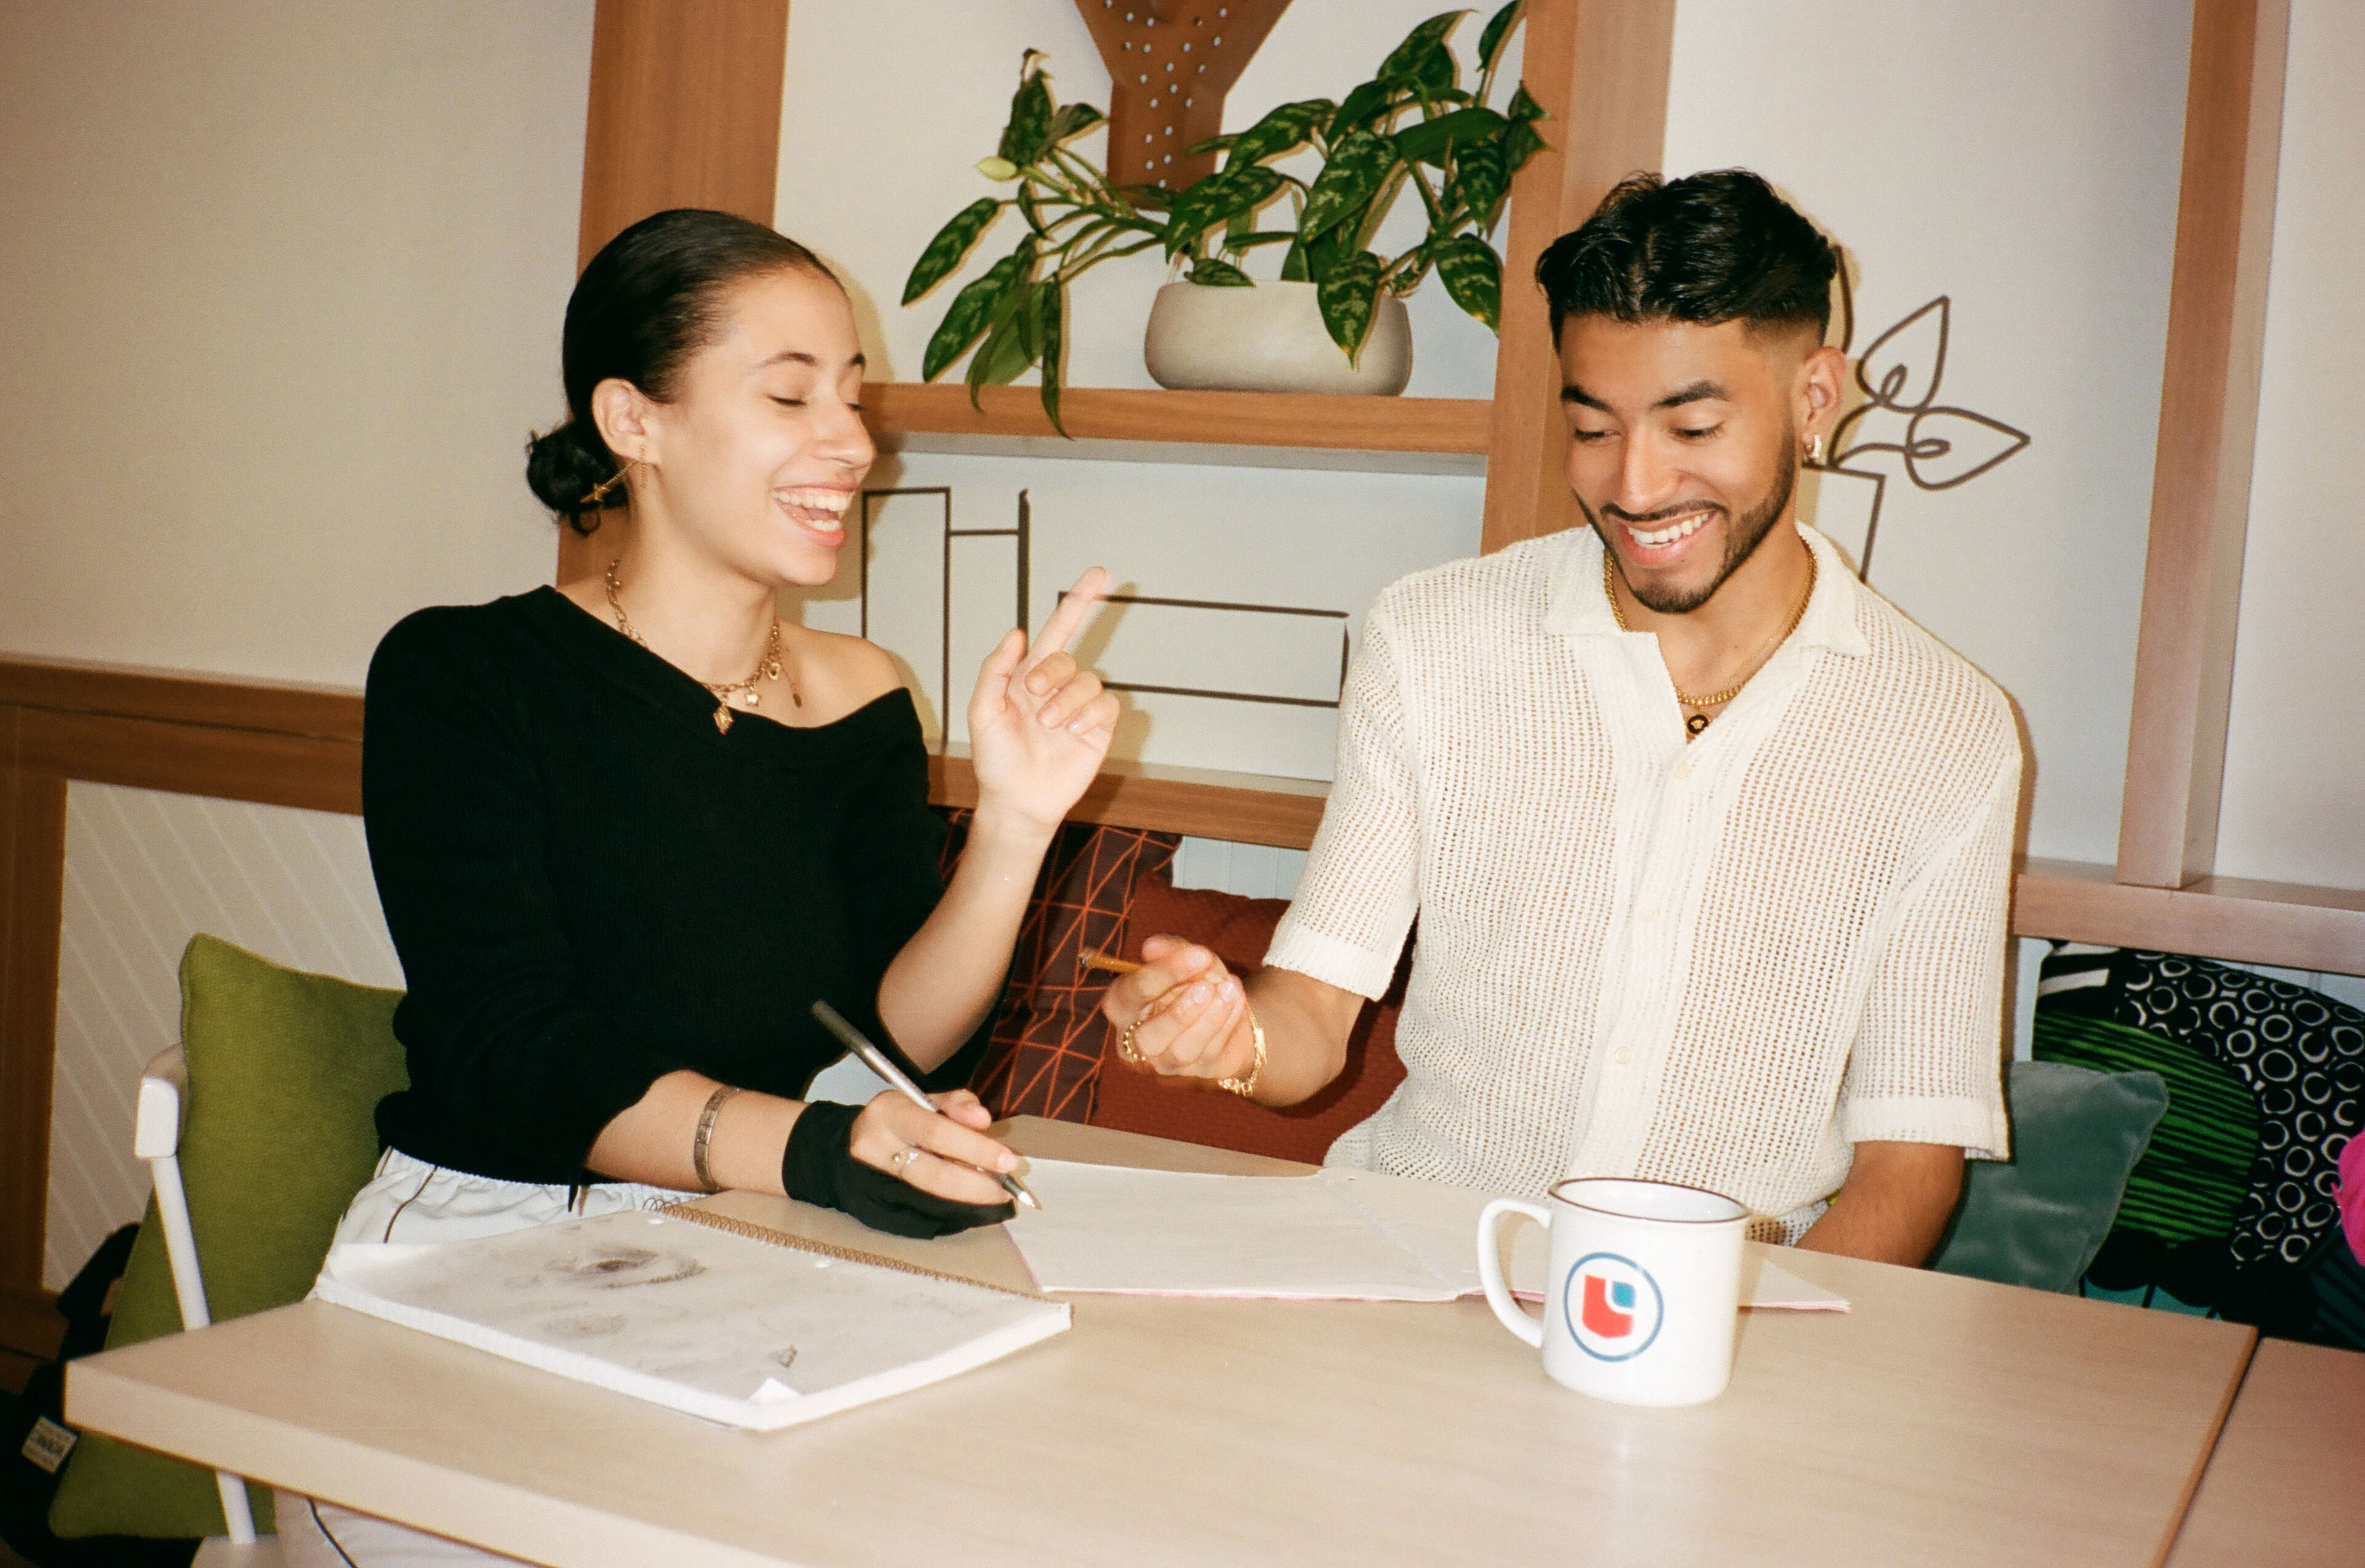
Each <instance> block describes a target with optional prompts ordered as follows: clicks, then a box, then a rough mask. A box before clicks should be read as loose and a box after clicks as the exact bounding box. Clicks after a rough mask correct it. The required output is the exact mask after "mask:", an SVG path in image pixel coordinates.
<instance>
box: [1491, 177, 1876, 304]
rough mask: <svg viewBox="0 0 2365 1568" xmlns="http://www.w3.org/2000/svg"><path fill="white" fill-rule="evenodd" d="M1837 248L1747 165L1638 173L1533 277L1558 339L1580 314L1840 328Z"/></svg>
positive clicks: (1554, 249) (1549, 253) (1548, 255)
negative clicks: (1835, 292) (1675, 175)
mask: <svg viewBox="0 0 2365 1568" xmlns="http://www.w3.org/2000/svg"><path fill="white" fill-rule="evenodd" d="M1838 270H1839V254H1838V252H1836V251H1834V250H1833V247H1832V242H1831V241H1829V240H1826V239H1824V238H1823V236H1822V233H1821V230H1818V229H1817V228H1816V227H1815V226H1814V225H1813V224H1812V223H1810V222H1809V221H1808V220H1807V218H1805V216H1804V215H1802V214H1801V213H1800V212H1799V209H1798V208H1796V207H1792V206H1791V205H1790V204H1789V203H1788V202H1787V201H1784V200H1783V199H1782V198H1781V197H1780V196H1777V195H1776V194H1775V192H1774V187H1773V186H1771V185H1767V184H1766V183H1765V180H1763V179H1762V178H1760V177H1759V176H1757V175H1756V174H1752V173H1750V172H1749V171H1748V170H1746V169H1720V170H1716V171H1715V172H1713V173H1709V174H1687V175H1686V176H1685V177H1684V178H1682V179H1680V180H1662V179H1661V178H1660V177H1659V176H1658V175H1656V174H1632V175H1630V176H1628V177H1627V178H1626V179H1625V180H1624V181H1622V182H1620V184H1619V185H1618V186H1617V188H1616V189H1614V190H1612V191H1611V192H1610V193H1609V194H1608V196H1604V197H1602V198H1601V205H1600V206H1599V207H1595V208H1594V209H1593V216H1592V217H1590V218H1586V220H1585V222H1584V223H1583V224H1582V225H1580V226H1579V227H1578V228H1576V229H1575V230H1571V231H1570V232H1568V233H1566V234H1564V235H1562V236H1561V237H1560V238H1559V239H1557V240H1555V241H1552V243H1551V244H1550V245H1549V246H1547V247H1545V249H1544V253H1543V254H1542V255H1541V256H1540V257H1539V258H1537V261H1536V281H1537V282H1538V283H1540V284H1541V285H1542V286H1543V290H1544V297H1545V298H1547V299H1548V300H1550V301H1551V303H1552V341H1553V342H1559V341H1560V330H1561V325H1562V323H1564V321H1566V320H1567V319H1569V318H1570V317H1571V316H1587V315H1599V316H1608V317H1612V318H1615V319H1618V320H1620V321H1626V322H1641V321H1689V322H1695V323H1698V325H1701V326H1717V325H1720V324H1721V323H1723V322H1726V321H1746V322H1749V323H1750V324H1751V325H1753V326H1755V327H1769V328H1770V327H1802V328H1811V329H1812V330H1814V333H1815V336H1816V339H1817V340H1818V341H1819V342H1820V341H1821V338H1822V336H1823V334H1824V333H1826V332H1827V331H1829V330H1830V329H1831V320H1832V279H1833V276H1834V275H1836V274H1837V272H1838Z"/></svg>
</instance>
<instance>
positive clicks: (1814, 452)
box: [1807, 435, 1823, 468]
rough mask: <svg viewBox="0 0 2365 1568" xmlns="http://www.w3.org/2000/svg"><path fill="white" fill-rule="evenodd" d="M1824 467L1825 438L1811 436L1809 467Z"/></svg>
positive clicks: (1808, 457) (1809, 440)
mask: <svg viewBox="0 0 2365 1568" xmlns="http://www.w3.org/2000/svg"><path fill="white" fill-rule="evenodd" d="M1822 465H1823V438H1822V437H1821V436H1820V435H1810V436H1809V437H1808V438H1807V466H1808V467H1810V468H1821V466H1822Z"/></svg>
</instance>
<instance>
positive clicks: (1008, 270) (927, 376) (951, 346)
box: [920, 242, 1035, 381]
mask: <svg viewBox="0 0 2365 1568" xmlns="http://www.w3.org/2000/svg"><path fill="white" fill-rule="evenodd" d="M1034 260H1035V247H1034V245H1033V244H1032V243H1031V242H1029V243H1027V244H1023V245H1021V246H1019V247H1018V249H1017V250H1015V251H1013V252H1010V254H1008V255H1006V256H1004V257H1003V258H1002V260H1000V261H998V262H996V263H993V265H992V266H990V267H988V268H987V269H986V270H985V275H984V276H982V277H981V278H979V279H977V280H976V281H975V282H973V283H971V284H970V285H969V286H967V287H965V288H963V289H962V290H961V291H960V292H959V293H958V294H956V295H954V296H953V302H952V304H951V305H950V306H948V307H947V308H946V310H945V319H944V320H943V321H941V322H939V323H938V324H937V326H936V335H935V336H933V337H931V338H930V339H929V340H928V347H927V351H926V352H925V353H923V354H922V355H921V356H920V379H921V380H923V381H934V380H935V379H936V377H937V376H939V375H943V374H944V372H945V367H946V366H947V365H949V364H952V363H953V361H955V360H957V359H958V358H960V356H961V355H962V354H964V353H967V352H968V351H969V346H970V344H971V343H974V342H977V340H978V338H979V337H980V336H981V335H982V334H983V332H984V331H985V330H986V328H987V327H989V326H991V325H992V323H993V314H994V307H995V305H997V304H998V303H999V302H1000V301H1001V299H1002V297H1003V295H1004V294H1007V293H1008V292H1009V291H1010V285H1011V282H1012V280H1013V279H1014V278H1016V277H1017V276H1018V275H1019V274H1020V273H1021V272H1022V271H1024V270H1026V268H1027V267H1029V266H1031V265H1032V264H1033V263H1034Z"/></svg>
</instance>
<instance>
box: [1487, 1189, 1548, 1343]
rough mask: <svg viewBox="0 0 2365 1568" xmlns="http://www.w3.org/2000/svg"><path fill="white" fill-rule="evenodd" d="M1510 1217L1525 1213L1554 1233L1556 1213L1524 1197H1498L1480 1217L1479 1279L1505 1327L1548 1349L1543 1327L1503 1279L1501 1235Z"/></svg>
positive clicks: (1488, 1302)
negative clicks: (1513, 1294)
mask: <svg viewBox="0 0 2365 1568" xmlns="http://www.w3.org/2000/svg"><path fill="white" fill-rule="evenodd" d="M1507 1214H1523V1215H1527V1216H1528V1217H1529V1218H1530V1219H1532V1220H1534V1221H1535V1222H1536V1223H1537V1224H1538V1225H1541V1226H1543V1227H1544V1228H1545V1229H1546V1230H1550V1229H1551V1228H1552V1211H1551V1210H1550V1209H1547V1208H1545V1207H1544V1206H1543V1204H1531V1203H1529V1202H1528V1201H1527V1200H1526V1199H1524V1198H1496V1200H1495V1201H1494V1202H1493V1203H1491V1204H1487V1205H1486V1206H1485V1208H1484V1209H1483V1210H1481V1211H1480V1212H1479V1215H1478V1278H1479V1279H1480V1280H1481V1281H1482V1282H1484V1283H1485V1286H1486V1305H1488V1306H1491V1307H1493V1308H1494V1309H1495V1316H1496V1317H1499V1318H1501V1319H1502V1320H1503V1327H1506V1328H1508V1329H1509V1330H1510V1331H1511V1332H1512V1333H1514V1334H1517V1335H1518V1336H1519V1338H1522V1339H1525V1340H1526V1341H1527V1342H1528V1343H1529V1344H1530V1345H1532V1346H1534V1347H1535V1348H1536V1349H1537V1350H1542V1349H1543V1346H1544V1326H1543V1324H1542V1323H1541V1322H1540V1321H1538V1320H1537V1319H1535V1318H1532V1317H1530V1316H1528V1315H1527V1313H1526V1312H1525V1311H1524V1310H1523V1309H1521V1307H1520V1305H1519V1303H1518V1302H1516V1301H1514V1300H1513V1299H1512V1298H1511V1287H1510V1285H1509V1284H1508V1282H1506V1281H1505V1280H1504V1278H1503V1245H1502V1242H1501V1240H1500V1238H1499V1236H1498V1232H1499V1230H1500V1228H1501V1224H1502V1218H1503V1216H1504V1215H1507Z"/></svg>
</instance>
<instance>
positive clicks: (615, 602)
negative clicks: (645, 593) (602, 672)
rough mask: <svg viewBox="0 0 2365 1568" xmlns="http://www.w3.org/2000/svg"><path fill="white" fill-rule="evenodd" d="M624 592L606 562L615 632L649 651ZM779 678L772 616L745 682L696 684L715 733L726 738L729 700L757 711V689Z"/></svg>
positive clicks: (795, 696)
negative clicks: (709, 703)
mask: <svg viewBox="0 0 2365 1568" xmlns="http://www.w3.org/2000/svg"><path fill="white" fill-rule="evenodd" d="M623 589H624V585H623V584H622V583H620V582H618V581H617V580H616V563H615V562H613V561H611V562H609V563H608V608H609V609H611V610H614V611H615V612H616V630H617V631H619V632H622V633H623V634H624V635H625V636H627V637H630V638H631V639H632V640H633V642H635V643H638V644H640V645H641V646H642V647H644V648H648V647H649V640H648V639H647V638H646V637H644V636H642V635H641V634H640V633H639V632H637V631H635V630H634V629H633V621H632V617H630V616H628V615H626V614H625V613H624V597H623ZM649 652H651V653H653V654H654V653H656V649H655V648H649ZM657 656H658V657H660V658H662V657H664V655H662V654H659V655H657ZM779 678H780V618H779V616H777V615H775V616H774V617H772V634H771V635H770V636H769V637H768V638H766V639H765V641H764V656H763V658H762V659H760V660H759V661H757V665H756V669H755V673H754V674H752V675H750V676H748V678H746V679H745V680H734V681H730V682H727V683H725V684H723V685H721V686H717V685H715V684H714V683H713V682H712V681H708V680H701V681H700V682H699V683H698V684H699V685H701V686H702V687H704V688H706V690H707V694H708V695H709V696H711V697H712V698H713V699H714V728H715V729H716V731H717V732H719V733H720V734H726V735H727V734H730V733H731V722H732V716H733V715H732V712H731V700H732V699H733V698H734V697H745V699H746V700H747V706H748V707H750V708H760V707H762V706H763V705H764V700H763V699H762V698H761V697H759V696H757V694H756V689H757V687H759V686H761V685H763V684H764V682H766V681H768V680H778V679H779ZM788 684H789V700H790V701H791V702H793V703H795V704H796V705H797V706H798V707H800V708H801V707H803V706H804V705H805V699H804V694H803V693H802V692H801V691H799V690H798V689H797V683H796V682H795V681H793V680H792V681H790V682H789V683H788Z"/></svg>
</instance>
